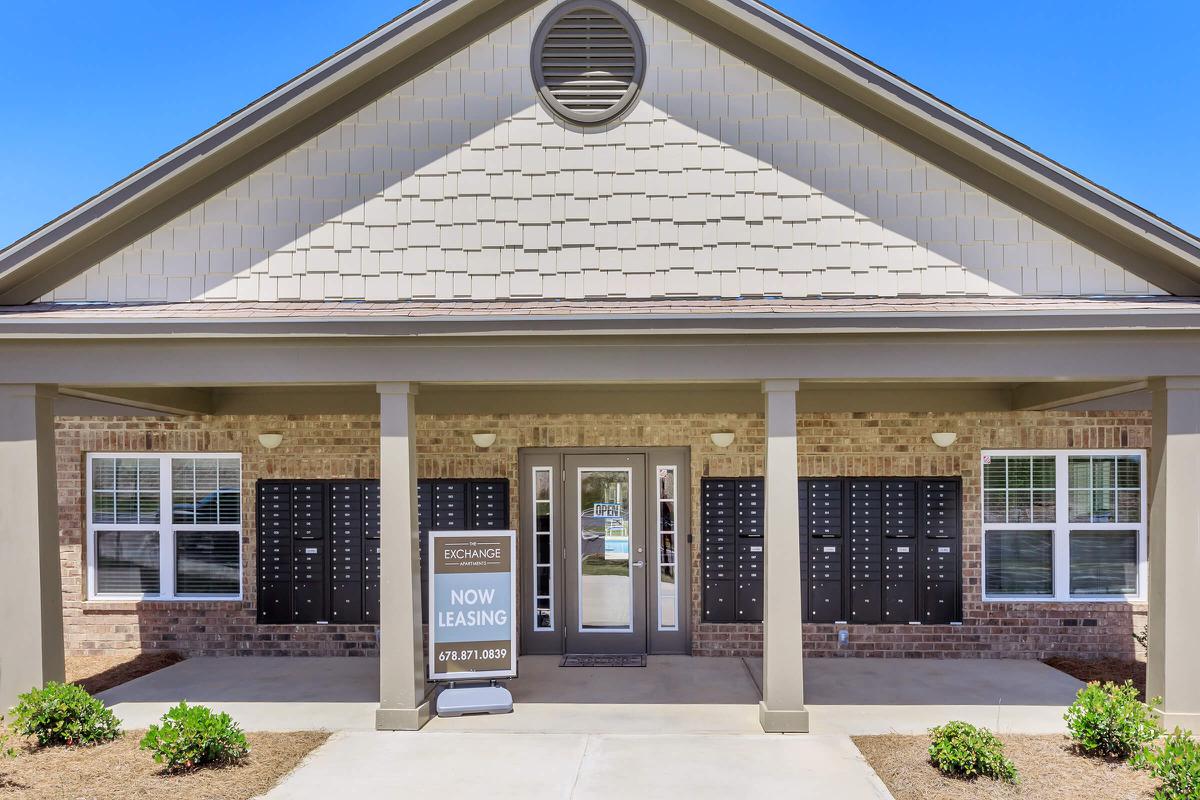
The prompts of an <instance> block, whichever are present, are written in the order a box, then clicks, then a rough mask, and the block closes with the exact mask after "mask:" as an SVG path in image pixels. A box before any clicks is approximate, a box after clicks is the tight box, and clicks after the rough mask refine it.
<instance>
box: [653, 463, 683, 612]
mask: <svg viewBox="0 0 1200 800" xmlns="http://www.w3.org/2000/svg"><path fill="white" fill-rule="evenodd" d="M656 471H657V475H658V479H657V481H656V484H655V485H656V486H657V487H658V499H657V503H658V512H657V517H656V519H657V520H658V524H657V526H656V528H657V531H658V532H657V536H658V548H657V549H658V629H659V630H660V631H677V630H679V585H678V583H677V582H676V581H677V578H678V568H679V565H678V561H677V560H676V557H675V554H676V550H675V542H676V541H677V538H676V537H677V536H678V531H677V530H676V527H677V526H676V520H677V519H678V516H677V515H676V513H675V512H676V508H675V500H676V497H675V492H676V486H675V483H676V473H677V472H678V470H677V469H676V468H675V467H674V466H667V465H660V466H659V467H657V468H656Z"/></svg>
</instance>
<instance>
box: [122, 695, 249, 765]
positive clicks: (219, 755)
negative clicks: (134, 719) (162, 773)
mask: <svg viewBox="0 0 1200 800" xmlns="http://www.w3.org/2000/svg"><path fill="white" fill-rule="evenodd" d="M140 746H141V748H142V749H143V750H149V751H150V752H152V753H153V754H154V760H155V761H156V762H158V763H159V764H164V765H166V767H167V769H168V770H172V771H179V770H187V769H196V768H197V767H202V766H204V765H206V764H229V763H232V762H235V761H240V760H241V759H243V758H245V757H246V756H247V755H249V753H250V747H249V745H247V744H246V734H244V733H242V729H241V728H239V727H238V724H237V723H236V722H234V721H233V720H232V719H231V718H230V716H229V715H228V714H226V713H223V712H222V713H220V714H214V713H213V711H212V709H210V708H208V707H207V706H189V705H188V704H187V703H180V704H179V705H177V706H175V707H174V708H172V709H171V710H170V711H168V712H167V713H166V714H163V718H162V725H151V726H150V729H149V730H147V731H146V735H145V736H143V737H142V741H141V745H140Z"/></svg>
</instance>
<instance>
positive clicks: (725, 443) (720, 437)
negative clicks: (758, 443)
mask: <svg viewBox="0 0 1200 800" xmlns="http://www.w3.org/2000/svg"><path fill="white" fill-rule="evenodd" d="M708 438H710V439H712V443H713V444H715V445H716V446H717V447H729V445H731V444H733V431H717V432H716V433H714V434H711V435H709V437H708Z"/></svg>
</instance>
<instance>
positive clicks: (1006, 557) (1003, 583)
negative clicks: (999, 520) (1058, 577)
mask: <svg viewBox="0 0 1200 800" xmlns="http://www.w3.org/2000/svg"><path fill="white" fill-rule="evenodd" d="M984 547H985V551H986V552H985V558H986V559H987V561H986V563H987V574H986V576H985V578H984V581H985V588H986V591H987V593H988V594H989V595H1018V596H1046V597H1050V596H1053V595H1054V532H1053V531H996V530H992V531H988V532H987V535H986V540H985V544H984Z"/></svg>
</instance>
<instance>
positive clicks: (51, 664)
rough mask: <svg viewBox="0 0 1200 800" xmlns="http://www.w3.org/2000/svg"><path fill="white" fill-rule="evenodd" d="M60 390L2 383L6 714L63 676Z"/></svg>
mask: <svg viewBox="0 0 1200 800" xmlns="http://www.w3.org/2000/svg"><path fill="white" fill-rule="evenodd" d="M54 394H55V390H54V387H52V386H33V385H19V386H18V385H0V509H2V511H0V611H2V612H3V614H4V628H3V631H2V632H0V714H3V713H6V712H7V710H8V708H9V707H10V706H12V705H13V703H15V702H16V699H17V695H18V694H20V693H21V692H27V691H29V689H30V688H32V687H34V686H41V685H43V684H44V683H45V682H46V681H61V680H63V679H64V678H63V675H64V672H63V611H62V572H61V567H60V564H59V553H58V478H57V473H56V471H55V463H54Z"/></svg>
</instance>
